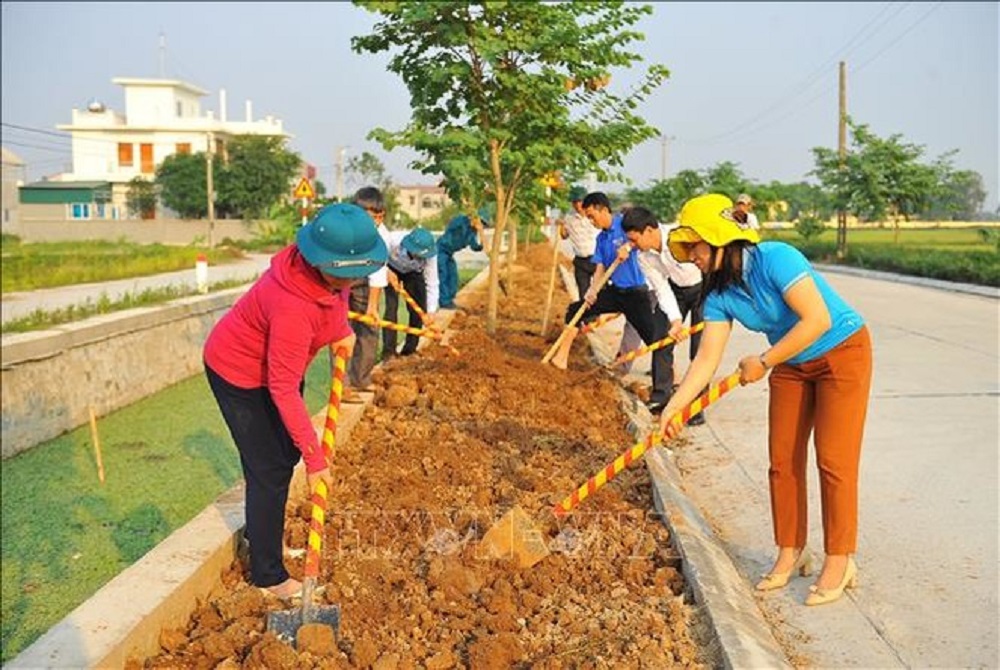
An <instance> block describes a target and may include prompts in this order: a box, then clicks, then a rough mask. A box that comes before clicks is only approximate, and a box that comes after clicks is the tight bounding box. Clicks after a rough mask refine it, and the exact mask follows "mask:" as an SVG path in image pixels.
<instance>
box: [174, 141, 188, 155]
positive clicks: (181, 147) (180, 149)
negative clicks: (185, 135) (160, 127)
mask: <svg viewBox="0 0 1000 670" xmlns="http://www.w3.org/2000/svg"><path fill="white" fill-rule="evenodd" d="M177 153H179V154H189V153H191V143H190V142H178V143H177Z"/></svg>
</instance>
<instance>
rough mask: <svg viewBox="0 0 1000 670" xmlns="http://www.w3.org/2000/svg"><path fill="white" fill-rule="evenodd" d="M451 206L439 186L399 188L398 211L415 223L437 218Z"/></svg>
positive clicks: (449, 199)
mask: <svg viewBox="0 0 1000 670" xmlns="http://www.w3.org/2000/svg"><path fill="white" fill-rule="evenodd" d="M450 204H451V198H449V197H448V194H447V193H446V192H445V190H444V188H442V187H440V186H400V187H399V209H400V210H401V211H402V212H403V213H405V214H407V215H408V216H410V217H411V218H412V219H414V220H416V221H424V220H426V219H429V218H432V217H435V216H437V215H438V214H440V213H441V210H443V209H444V208H445V207H447V206H448V205H450Z"/></svg>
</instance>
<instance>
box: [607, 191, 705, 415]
mask: <svg viewBox="0 0 1000 670" xmlns="http://www.w3.org/2000/svg"><path fill="white" fill-rule="evenodd" d="M677 227H678V226H677V225H676V224H673V225H663V224H660V223H659V222H658V221H657V220H656V216H655V215H654V214H653V213H652V212H651V211H649V210H648V209H646V208H645V207H633V208H631V209H630V210H628V212H626V213H625V216H624V217H623V218H622V230H624V231H625V236H626V237H627V238H628V240H629V242H631V243H632V245H633V246H635V247H636V248H637V249H639V267H641V268H642V272H643V274H644V275H645V276H646V281H647V283H648V284H649V285H650V286H652V287H653V292H654V293H655V294H656V299H657V301H658V302H659V304H660V309H661V310H662V311H663V313H664V314H666V315H667V322H668V330H667V334H668V335H669V336H670V337H672V338H674V341H675V342H677V343H680V342H682V341H683V340H685V339H687V335H685V334H684V332H685V331H684V319H685V317H687V315H688V314H689V313H690V314H691V325H692V326H694V325H696V324H698V323H700V322H701V320H702V317H701V311H702V310H701V288H702V286H701V271H700V270H699V269H698V268H697V267H696V266H695V264H694V263H690V262H684V263H681V262H680V261H678V260H677V259H676V258H674V256H673V254H671V253H670V249H669V248H668V247H667V237H668V236H669V233H670V231H671V230H673V229H674V228H677ZM700 342H701V332H697V333H695V334H693V335H691V357H690V360H692V361H693V360H694V357H695V356H696V355H697V353H698V344H699V343H700ZM674 347H675V345H673V344H671V345H670V346H669V347H664V349H663V350H664V351H665V352H667V357H668V358H669V360H670V370H671V382H673V364H674ZM703 423H705V416H704V413H703V412H701V413H698V414H696V415H694V416H693V417H691V420H690V421H688V425H689V426H700V425H701V424H703Z"/></svg>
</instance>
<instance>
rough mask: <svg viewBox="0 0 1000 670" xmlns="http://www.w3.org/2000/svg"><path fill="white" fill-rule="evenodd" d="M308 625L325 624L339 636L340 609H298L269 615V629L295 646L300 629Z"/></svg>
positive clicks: (328, 606)
mask: <svg viewBox="0 0 1000 670" xmlns="http://www.w3.org/2000/svg"><path fill="white" fill-rule="evenodd" d="M306 624H325V625H327V626H330V628H332V629H333V634H334V635H335V636H339V632H340V607H338V606H337V605H324V606H322V607H312V608H309V609H308V610H303V609H302V608H301V607H296V608H293V609H288V610H280V611H277V612H268V613H267V629H268V630H269V631H271V632H272V633H274V634H275V635H277V636H278V638H279V639H280V640H282V641H284V642H287V643H288V644H291V645H295V642H296V637H297V636H298V634H299V629H300V628H302V626H305V625H306Z"/></svg>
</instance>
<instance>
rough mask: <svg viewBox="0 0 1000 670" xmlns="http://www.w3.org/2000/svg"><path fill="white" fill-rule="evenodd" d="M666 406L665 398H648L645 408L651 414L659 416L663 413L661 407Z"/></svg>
mask: <svg viewBox="0 0 1000 670" xmlns="http://www.w3.org/2000/svg"><path fill="white" fill-rule="evenodd" d="M666 406H667V401H666V400H650V401H649V402H647V403H646V409H648V410H649V413H650V414H652V415H653V416H659V415H660V414H662V413H663V408H664V407H666Z"/></svg>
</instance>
